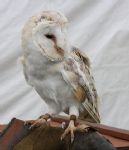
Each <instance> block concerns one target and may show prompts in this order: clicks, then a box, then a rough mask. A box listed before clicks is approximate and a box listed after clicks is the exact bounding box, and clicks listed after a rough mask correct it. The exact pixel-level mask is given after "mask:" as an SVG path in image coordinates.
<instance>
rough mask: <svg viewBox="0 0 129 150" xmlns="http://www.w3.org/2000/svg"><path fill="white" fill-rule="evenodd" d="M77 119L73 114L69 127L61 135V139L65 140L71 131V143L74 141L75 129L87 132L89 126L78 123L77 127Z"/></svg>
mask: <svg viewBox="0 0 129 150" xmlns="http://www.w3.org/2000/svg"><path fill="white" fill-rule="evenodd" d="M75 121H76V116H74V115H71V117H70V122H69V125H68V127H67V128H66V129H65V131H64V133H63V134H62V136H61V140H63V139H64V138H65V137H66V136H67V135H68V134H69V133H70V135H71V143H72V142H73V141H74V132H75V131H81V132H83V131H84V132H86V131H87V130H88V128H89V126H87V125H83V124H82V125H78V126H77V127H76V126H75Z"/></svg>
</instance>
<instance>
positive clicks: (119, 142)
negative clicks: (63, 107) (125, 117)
mask: <svg viewBox="0 0 129 150" xmlns="http://www.w3.org/2000/svg"><path fill="white" fill-rule="evenodd" d="M68 121H69V119H68V118H67V117H63V116H56V117H53V118H52V122H51V126H52V127H45V126H42V127H40V128H37V129H35V130H33V131H31V132H30V131H29V130H28V127H25V126H24V122H23V121H21V120H18V119H13V120H12V121H11V122H10V123H9V125H8V126H6V130H4V132H2V134H1V136H0V149H1V145H2V147H3V146H4V143H6V146H5V147H6V149H2V150H11V149H10V146H11V147H13V150H22V149H23V146H24V150H32V149H33V150H36V149H35V147H36V145H38V146H39V147H40V148H41V149H42V148H43V146H45V148H44V149H43V150H50V149H52V150H67V148H68V147H69V148H70V150H79V149H76V148H77V145H79V144H80V146H81V147H82V146H83V147H84V146H86V147H88V143H87V141H88V140H87V138H89V137H92V138H91V141H92V140H93V139H95V137H97V139H100V140H102V141H103V140H105V139H104V138H103V137H101V136H100V135H99V134H98V133H97V134H96V132H95V131H93V130H91V131H90V132H89V134H87V133H85V134H83V133H80V132H76V133H75V142H74V144H73V145H71V143H69V141H70V140H69V138H70V137H69V136H67V138H66V139H65V140H64V141H61V140H60V136H61V134H62V133H63V129H61V128H60V125H61V123H62V122H66V124H67V123H68ZM77 123H82V124H87V125H89V126H91V127H94V128H95V129H97V130H98V131H99V133H101V134H102V135H104V137H106V138H107V139H108V140H110V141H111V143H112V144H113V145H114V146H115V147H117V149H119V150H129V131H128V130H122V129H118V128H112V127H109V126H105V125H101V124H96V123H89V122H86V121H82V120H78V121H77ZM0 127H2V128H3V127H5V126H0ZM10 133H11V134H10ZM16 137H17V138H16ZM84 139H85V142H84ZM82 141H83V142H82ZM95 141H96V139H95ZM102 141H101V143H102ZM81 142H82V143H83V144H82V143H81ZM88 142H90V141H88ZM104 142H106V143H107V144H108V145H110V144H109V143H108V142H107V141H104ZM43 143H44V144H43ZM84 144H85V145H84ZM98 144H100V143H98ZM14 145H15V147H14ZM32 145H33V146H32ZM70 146H72V147H70ZM8 148H9V149H8ZM40 148H38V150H40ZM63 148H64V149H63ZM85 150H86V149H85ZM87 150H88V149H87ZM96 150H97V149H96ZM99 150H101V148H99Z"/></svg>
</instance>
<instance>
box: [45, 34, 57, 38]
mask: <svg viewBox="0 0 129 150" xmlns="http://www.w3.org/2000/svg"><path fill="white" fill-rule="evenodd" d="M45 36H46V38H48V39H54V38H55V36H54V35H53V34H45Z"/></svg>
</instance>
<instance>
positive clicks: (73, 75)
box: [62, 48, 100, 122]
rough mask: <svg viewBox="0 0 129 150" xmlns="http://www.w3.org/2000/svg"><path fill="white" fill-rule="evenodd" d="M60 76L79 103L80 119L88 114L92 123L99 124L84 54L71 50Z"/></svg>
mask: <svg viewBox="0 0 129 150" xmlns="http://www.w3.org/2000/svg"><path fill="white" fill-rule="evenodd" d="M62 76H63V78H64V80H65V81H66V82H67V84H69V86H71V88H72V90H73V93H74V95H75V97H76V99H77V100H78V102H79V103H80V113H81V114H82V116H83V117H82V118H83V119H86V115H85V114H88V115H89V116H90V118H92V120H93V121H94V122H100V116H99V111H98V94H97V91H96V88H95V84H94V79H93V76H92V74H91V71H90V61H89V59H88V57H87V56H86V54H85V53H83V52H81V51H80V50H78V49H77V48H73V51H72V52H71V54H70V57H69V58H68V60H66V61H65V63H64V69H63V71H62Z"/></svg>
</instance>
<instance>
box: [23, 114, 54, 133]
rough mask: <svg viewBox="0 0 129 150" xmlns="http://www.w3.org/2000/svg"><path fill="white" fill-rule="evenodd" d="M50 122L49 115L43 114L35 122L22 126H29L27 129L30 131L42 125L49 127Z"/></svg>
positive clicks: (30, 121)
mask: <svg viewBox="0 0 129 150" xmlns="http://www.w3.org/2000/svg"><path fill="white" fill-rule="evenodd" d="M50 121H51V116H50V115H49V114H45V115H42V116H40V117H39V118H38V119H36V120H28V121H25V123H24V125H30V126H29V129H30V130H31V129H33V128H37V127H40V126H41V125H43V124H46V125H50Z"/></svg>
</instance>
